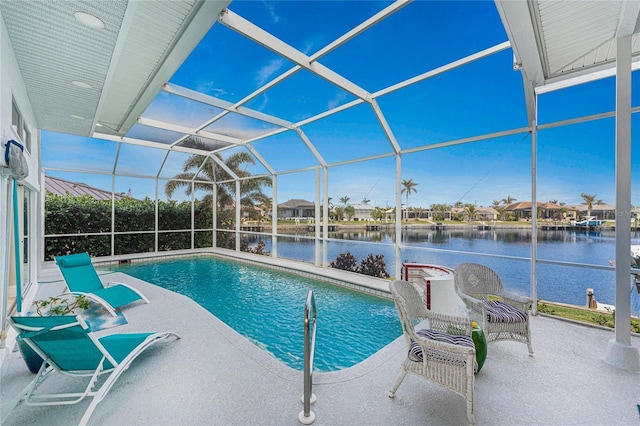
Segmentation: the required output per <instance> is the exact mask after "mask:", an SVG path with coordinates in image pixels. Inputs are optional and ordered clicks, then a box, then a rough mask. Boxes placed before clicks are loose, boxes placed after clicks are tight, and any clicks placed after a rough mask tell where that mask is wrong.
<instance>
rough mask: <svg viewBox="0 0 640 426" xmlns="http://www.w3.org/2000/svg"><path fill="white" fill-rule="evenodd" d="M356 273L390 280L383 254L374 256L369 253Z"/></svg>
mask: <svg viewBox="0 0 640 426" xmlns="http://www.w3.org/2000/svg"><path fill="white" fill-rule="evenodd" d="M356 272H358V273H360V274H364V275H369V276H372V277H377V278H389V273H387V264H386V263H385V261H384V255H383V254H379V255H377V256H374V255H373V254H371V253H369V255H368V256H367V258H366V259H363V260H362V262H361V263H360V267H359V268H358V270H357V271H356Z"/></svg>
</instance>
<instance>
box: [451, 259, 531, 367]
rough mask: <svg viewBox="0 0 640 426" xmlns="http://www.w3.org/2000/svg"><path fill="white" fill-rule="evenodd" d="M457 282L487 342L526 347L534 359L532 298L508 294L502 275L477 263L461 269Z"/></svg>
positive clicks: (459, 290)
mask: <svg viewBox="0 0 640 426" xmlns="http://www.w3.org/2000/svg"><path fill="white" fill-rule="evenodd" d="M454 280H455V289H456V293H457V294H458V296H460V298H461V299H462V301H463V302H464V303H465V305H466V306H467V308H469V309H470V310H471V317H472V318H473V319H474V320H475V321H476V322H477V323H478V325H479V326H480V327H481V328H482V330H483V331H484V334H485V336H486V338H487V342H492V341H496V340H515V341H517V342H522V343H526V344H527V347H528V348H529V355H530V356H533V348H532V347H531V331H530V327H529V310H530V309H531V305H532V303H533V300H532V299H531V298H529V297H524V296H520V295H517V294H513V293H509V292H507V291H505V290H504V287H503V285H502V281H501V280H500V277H499V276H498V274H497V273H496V272H495V271H494V270H493V269H491V268H489V267H488V266H485V265H480V264H477V263H461V264H460V265H458V266H457V267H456V268H455V274H454ZM514 308H515V309H514Z"/></svg>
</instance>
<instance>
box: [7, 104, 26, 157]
mask: <svg viewBox="0 0 640 426" xmlns="http://www.w3.org/2000/svg"><path fill="white" fill-rule="evenodd" d="M11 124H12V125H13V129H14V131H15V132H16V135H18V137H19V138H20V142H22V143H23V144H24V147H25V149H26V150H27V151H28V152H31V132H30V131H29V129H28V128H27V124H26V123H25V122H24V119H23V118H22V114H20V110H19V109H18V105H16V100H15V99H13V102H12V111H11Z"/></svg>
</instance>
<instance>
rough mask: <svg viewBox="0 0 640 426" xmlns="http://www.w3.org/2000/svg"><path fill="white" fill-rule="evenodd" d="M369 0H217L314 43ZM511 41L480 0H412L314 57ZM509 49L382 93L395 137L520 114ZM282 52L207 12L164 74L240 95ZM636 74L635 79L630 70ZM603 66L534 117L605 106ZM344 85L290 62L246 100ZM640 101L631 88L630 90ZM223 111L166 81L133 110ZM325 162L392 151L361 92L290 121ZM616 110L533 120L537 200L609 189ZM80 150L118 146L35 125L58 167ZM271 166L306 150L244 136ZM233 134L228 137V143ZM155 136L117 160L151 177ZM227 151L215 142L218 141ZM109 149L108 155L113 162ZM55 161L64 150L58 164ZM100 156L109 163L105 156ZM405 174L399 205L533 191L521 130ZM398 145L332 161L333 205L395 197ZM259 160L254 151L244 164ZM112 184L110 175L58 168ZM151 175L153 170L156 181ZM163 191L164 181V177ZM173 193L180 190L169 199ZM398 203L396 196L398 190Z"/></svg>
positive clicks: (174, 168) (356, 57)
mask: <svg viewBox="0 0 640 426" xmlns="http://www.w3.org/2000/svg"><path fill="white" fill-rule="evenodd" d="M389 4H390V3H389V2H378V1H346V2H330V1H317V2H314V1H306V2H302V1H275V2H268V1H237V0H236V1H234V2H232V3H231V5H230V6H229V9H230V10H232V11H233V12H234V13H236V14H238V15H240V16H242V17H243V18H245V19H247V20H249V21H251V22H253V23H254V24H255V25H257V26H259V27H260V28H262V29H264V30H266V31H268V32H270V33H271V34H273V35H275V36H276V37H278V38H280V39H282V40H283V41H284V42H286V43H287V44H289V45H291V46H293V47H294V48H296V49H299V50H300V51H302V52H303V53H305V54H307V55H313V54H314V53H315V52H317V51H319V50H320V49H322V48H323V47H324V46H325V45H327V44H329V43H330V42H331V41H333V40H334V39H336V38H338V37H340V36H341V35H342V34H344V33H345V32H347V31H348V30H349V29H351V28H353V27H354V26H356V25H358V24H359V23H361V22H362V21H364V20H366V19H367V18H369V17H370V16H372V15H374V14H375V13H376V12H378V11H380V10H381V9H383V8H384V7H386V6H388V5H389ZM506 40H507V36H506V33H505V31H504V29H503V27H502V25H501V22H500V19H499V16H498V13H497V10H496V7H495V5H494V3H493V2H491V1H472V2H457V1H456V2H454V1H436V2H427V1H417V2H414V3H412V4H410V5H408V6H406V7H404V8H403V9H401V10H399V11H398V12H396V13H395V14H394V15H392V16H391V17H389V18H387V19H386V20H384V21H383V22H381V23H380V24H378V25H376V26H374V27H373V28H371V29H369V30H367V31H366V32H365V33H363V34H361V35H360V36H359V37H357V38H355V39H353V40H351V41H349V42H348V43H346V44H345V45H343V46H341V47H339V48H338V49H336V50H335V51H333V52H331V53H329V54H328V55H326V56H324V57H323V58H321V59H320V61H319V62H320V63H321V64H323V65H325V66H327V67H329V68H330V69H332V70H334V71H335V72H337V73H339V74H340V75H342V76H343V77H345V78H347V79H349V80H350V81H352V82H353V83H355V84H357V85H358V86H360V87H362V88H363V89H365V90H366V91H368V92H370V93H375V92H377V91H379V90H381V89H384V88H386V87H388V86H390V85H393V84H396V83H399V82H401V81H404V80H406V79H408V78H411V77H414V76H416V75H419V74H422V73H424V72H426V71H430V70H432V69H434V68H437V67H439V66H441V65H445V64H447V63H450V62H452V61H454V60H457V59H460V58H462V57H465V56H467V55H470V54H472V53H476V52H478V51H480V50H482V49H486V48H489V47H491V46H494V45H496V44H499V43H501V42H504V41H506ZM512 62H513V53H512V51H511V50H510V49H508V50H505V51H502V52H500V53H497V54H494V55H492V56H490V57H488V58H485V59H483V60H480V61H477V62H474V63H472V64H469V65H466V66H464V67H461V68H458V69H456V70H454V71H451V72H448V73H445V74H442V75H439V76H436V77H434V78H430V79H428V80H425V81H422V82H420V83H417V84H414V85H412V86H409V87H406V88H404V89H401V90H399V91H396V92H393V93H391V94H387V95H384V96H381V97H379V98H378V99H377V101H378V104H379V106H380V108H381V110H382V112H383V113H384V115H385V118H386V120H387V121H388V123H389V126H390V128H391V130H392V132H393V134H394V136H395V137H396V139H397V141H398V143H399V145H400V146H401V148H403V149H410V148H416V147H421V146H429V145H433V144H437V143H441V142H446V141H450V140H455V139H460V138H465V137H470V136H474V135H481V134H488V133H493V132H498V131H503V130H510V129H515V128H520V127H524V126H526V111H525V106H524V95H523V90H522V77H521V75H520V72H518V71H514V70H513V67H512ZM292 66H293V64H292V63H291V62H289V61H288V60H286V59H283V58H282V57H280V56H278V55H277V54H275V53H273V52H272V51H270V50H268V49H265V48H264V47H263V46H260V45H258V44H256V43H254V42H252V41H250V40H248V39H245V38H243V37H242V36H240V35H239V34H237V33H236V32H234V31H233V30H231V29H229V28H227V27H225V26H224V25H221V24H220V23H216V24H215V25H214V26H213V27H212V29H211V30H210V31H209V33H208V34H207V35H206V36H205V37H204V39H203V40H202V42H201V43H200V45H198V46H197V47H196V48H195V49H194V51H193V52H192V53H191V55H190V56H189V57H188V58H187V60H186V61H185V62H184V64H183V65H182V66H181V67H180V69H179V70H178V71H177V72H176V74H175V75H174V76H173V77H172V78H171V79H170V83H172V84H175V85H179V86H183V87H186V88H189V89H193V90H198V91H201V92H203V93H206V94H209V95H211V96H215V97H218V98H220V99H223V100H226V101H229V102H237V101H239V100H240V99H243V98H244V97H245V96H247V95H248V94H250V93H252V92H253V91H254V90H256V89H257V88H259V87H260V86H261V85H263V84H265V83H266V82H268V81H270V80H271V79H273V78H275V77H276V76H278V75H280V74H281V73H283V72H285V71H287V70H288V69H290V68H291V67H292ZM633 82H634V83H635V84H636V85H638V84H640V77H639V73H638V72H636V73H635V74H634V76H633ZM614 85H615V81H614V79H613V78H609V79H606V80H601V81H597V82H593V83H590V84H588V85H584V86H581V87H576V88H569V89H564V90H562V91H558V92H553V93H549V94H545V95H542V96H541V97H540V98H539V121H540V123H551V122H555V121H558V120H564V119H568V118H573V117H577V116H582V115H586V114H595V113H601V112H608V111H612V110H613V109H614V108H615V92H614ZM354 99H355V98H354V96H353V95H351V94H349V93H347V92H345V91H343V90H341V89H340V88H338V87H336V86H334V85H332V84H330V83H328V82H327V81H325V80H323V79H321V78H319V77H317V76H316V75H314V74H312V73H310V72H306V71H300V72H298V73H296V74H295V75H294V76H293V77H291V78H289V79H287V80H286V81H284V82H283V83H280V84H279V85H277V86H275V87H273V88H272V89H270V90H268V91H267V92H265V93H263V94H261V95H259V96H257V97H256V98H254V99H252V100H251V101H249V102H248V103H247V104H245V106H246V107H248V108H251V109H255V110H258V111H261V112H264V113H267V114H270V115H274V116H278V117H280V118H283V119H285V120H289V121H291V122H299V121H301V120H304V119H306V118H309V117H312V116H314V115H316V114H319V113H322V112H324V111H327V110H330V109H331V108H334V107H336V106H339V105H343V104H345V103H347V102H350V101H352V100H354ZM639 104H640V91H638V90H636V91H635V92H634V98H633V105H634V106H637V105H639ZM218 112H219V110H217V109H216V108H214V107H210V106H205V105H203V104H199V103H196V102H193V101H188V100H184V99H182V98H180V97H178V96H175V95H172V94H168V93H161V94H160V95H158V97H157V98H156V100H155V101H154V102H153V103H152V104H151V105H150V106H149V108H148V109H147V111H145V113H144V114H143V116H144V117H147V118H154V119H162V120H167V121H169V122H172V123H180V124H184V125H187V126H193V127H195V126H198V125H199V124H202V123H203V122H204V121H206V119H207V118H209V117H211V116H214V115H216V114H217V113H218ZM638 115H639V114H635V115H634V118H633V120H634V121H633V125H634V136H633V138H634V142H635V146H634V154H633V157H632V158H636V159H637V158H640V143H638V142H637V141H638V140H640V117H638ZM272 128H273V127H272V126H271V125H268V124H266V123H262V122H258V121H256V120H250V119H246V118H244V117H242V116H239V115H233V114H230V115H229V116H227V117H225V118H224V119H223V120H221V121H220V122H216V123H214V124H213V125H212V126H210V127H209V128H208V129H209V130H211V131H214V132H218V133H224V134H229V135H234V136H237V137H241V138H248V137H252V136H254V135H256V134H258V133H260V132H265V131H268V130H270V129H272ZM302 130H303V131H304V132H305V134H306V135H307V136H308V137H309V139H310V140H311V141H312V142H313V143H314V145H315V146H316V148H317V149H318V151H319V152H320V154H321V155H322V156H323V158H324V159H325V160H326V161H327V162H328V163H330V164H331V163H335V162H343V161H348V160H352V159H354V158H358V157H362V156H366V155H374V154H384V153H388V152H390V151H391V147H390V144H389V142H388V140H387V138H386V137H385V134H384V132H383V131H382V129H381V127H380V125H379V123H378V121H377V119H376V117H375V115H374V113H373V111H372V109H371V107H370V106H369V105H367V104H364V103H363V104H361V105H358V106H356V107H353V108H350V109H348V110H345V111H343V112H341V113H339V114H335V115H332V116H330V117H327V118H325V119H323V120H321V121H318V122H314V123H311V124H308V125H305V126H302ZM614 134H615V123H614V120H613V119H604V120H600V121H598V122H591V123H584V124H578V125H573V126H569V127H565V128H559V129H550V130H544V131H540V132H539V139H538V199H539V200H540V201H548V200H558V201H560V202H565V203H567V204H578V203H580V202H581V201H582V199H581V197H580V194H581V193H582V192H585V193H589V194H594V195H597V198H599V199H602V200H603V201H604V202H606V203H613V202H614V199H615V181H614V167H615V161H614V160H615V146H614ZM129 135H130V136H135V137H140V138H145V137H146V138H149V139H150V140H156V141H159V142H163V143H168V142H170V141H171V140H174V138H175V137H176V135H175V134H172V133H168V132H158V131H151V129H150V128H147V127H145V126H139V125H137V126H134V128H132V130H131V132H130V134H129ZM69 144H70V145H71V146H73V147H74V149H72V150H71V152H73V153H74V155H76V156H78V157H77V158H76V159H75V160H74V161H73V166H72V167H78V168H80V169H81V170H83V171H90V170H98V171H103V172H110V170H111V167H112V165H113V160H114V159H115V152H116V148H117V145H116V144H115V143H113V142H106V141H99V140H95V139H89V138H78V137H71V136H68V135H58V134H52V133H47V132H43V165H44V166H45V167H69V162H68V155H69V152H70V150H69V149H68V148H64V147H65V146H68V145H69ZM254 146H255V147H256V149H257V150H259V151H260V153H261V154H262V155H263V157H264V158H265V160H266V161H268V162H269V164H271V166H272V167H274V169H276V170H277V171H285V170H291V169H296V168H302V167H311V166H314V165H316V162H315V159H314V158H313V156H312V155H311V153H310V151H309V150H308V149H307V147H306V146H305V145H304V144H303V143H302V141H301V140H300V138H299V137H298V136H297V135H296V134H295V133H294V132H286V133H282V134H280V135H277V136H273V137H270V138H267V139H264V140H262V141H258V142H256V143H254ZM239 149H242V148H235V149H234V151H235V150H239ZM163 154H164V153H163V152H162V150H149V149H145V150H143V149H140V148H135V147H127V148H126V149H125V148H123V152H121V153H120V156H119V158H120V160H119V164H118V169H117V170H118V171H119V172H123V173H135V174H143V175H148V176H155V174H156V173H157V172H158V170H159V168H160V165H161V164H162V161H163V158H164V155H163ZM226 155H227V154H226V153H223V156H226ZM186 158H187V155H186V154H180V153H173V154H171V155H170V156H169V159H168V161H167V162H166V163H165V166H164V168H163V170H162V172H161V177H163V178H168V177H170V176H172V175H173V174H175V173H178V172H179V171H180V169H181V165H182V163H183V162H184V160H185V159H186ZM109 162H110V163H109ZM65 164H66V165H65ZM105 164H106V166H105ZM636 164H638V162H637V161H634V162H633V165H634V166H635V167H634V170H633V178H632V181H633V185H632V204H634V205H640V167H637V166H636ZM402 166H403V173H402V179H413V181H414V182H417V183H418V186H417V187H415V189H416V190H417V192H415V193H412V194H411V195H410V199H409V204H410V205H411V206H421V207H428V206H429V205H431V204H433V203H448V204H453V203H455V202H457V201H461V202H463V203H475V204H477V205H479V206H480V205H490V204H491V203H492V201H493V200H501V199H502V198H505V197H507V196H511V197H513V198H516V199H517V200H520V201H525V200H530V199H531V190H530V177H531V137H530V135H528V134H527V133H520V134H515V135H512V136H507V137H502V138H496V139H490V140H485V141H482V142H477V143H470V144H464V145H459V146H454V147H448V148H442V149H433V150H425V151H421V152H417V153H413V154H409V155H404V156H403V157H402ZM394 170H395V159H394V158H393V157H388V158H382V159H378V160H374V161H371V162H361V163H354V164H350V165H342V166H337V167H332V168H330V172H329V194H328V195H329V196H330V197H331V198H332V201H333V203H334V204H337V203H339V201H338V200H339V198H341V197H344V196H347V197H349V198H350V203H358V202H360V201H361V200H363V199H364V198H367V199H369V200H371V203H372V204H375V205H379V206H392V205H394V204H395V195H394V190H395V180H394V179H395V173H394ZM250 171H251V172H252V173H254V174H259V173H264V171H265V169H264V168H263V167H261V166H260V165H256V166H254V167H251V168H250ZM57 175H58V176H61V177H64V178H66V179H70V180H79V181H83V182H86V183H88V184H92V185H95V186H98V187H101V188H105V189H110V187H111V178H110V176H108V175H101V176H98V177H96V176H91V175H88V174H84V173H82V174H68V173H57ZM314 178H315V173H314V172H311V171H305V172H300V173H288V174H283V175H281V176H280V177H279V178H278V202H284V201H286V200H288V199H291V198H304V199H308V200H311V201H312V200H313V199H314V188H315V183H314ZM161 185H162V184H161ZM128 188H131V189H132V193H133V195H134V196H136V197H143V196H145V195H149V196H153V194H154V193H155V185H154V183H153V182H152V181H148V180H146V179H136V178H126V177H118V178H116V191H117V192H126V191H127V190H128ZM159 192H160V195H161V196H162V193H163V190H162V187H161V188H160V191H159ZM181 197H182V196H181V195H180V194H176V195H175V196H174V198H177V199H180V198H181ZM402 200H403V201H402V202H404V201H405V197H404V196H403V197H402Z"/></svg>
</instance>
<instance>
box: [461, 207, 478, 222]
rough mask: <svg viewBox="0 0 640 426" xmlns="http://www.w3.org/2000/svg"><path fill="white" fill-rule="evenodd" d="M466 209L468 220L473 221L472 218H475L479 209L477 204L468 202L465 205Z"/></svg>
mask: <svg viewBox="0 0 640 426" xmlns="http://www.w3.org/2000/svg"><path fill="white" fill-rule="evenodd" d="M464 211H465V212H467V220H468V221H471V220H472V219H474V217H475V215H476V212H477V209H476V206H474V205H473V204H471V203H468V204H465V205H464Z"/></svg>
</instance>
